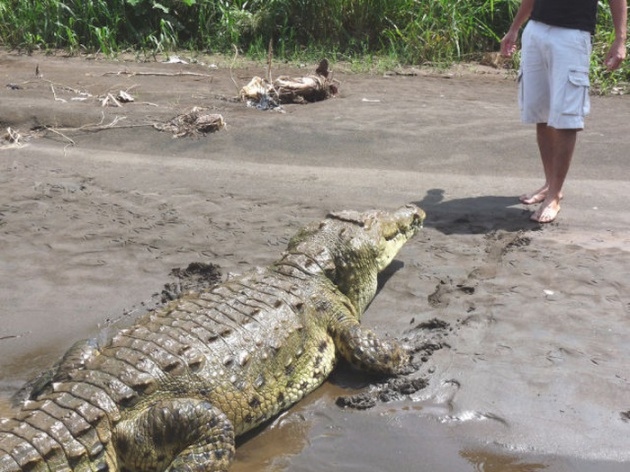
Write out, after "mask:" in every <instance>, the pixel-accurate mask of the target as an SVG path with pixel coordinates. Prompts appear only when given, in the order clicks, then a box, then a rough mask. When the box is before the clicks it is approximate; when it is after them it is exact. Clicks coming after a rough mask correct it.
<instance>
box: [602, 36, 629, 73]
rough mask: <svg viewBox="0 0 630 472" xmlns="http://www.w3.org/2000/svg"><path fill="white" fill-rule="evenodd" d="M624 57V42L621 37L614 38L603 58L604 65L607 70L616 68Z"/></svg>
mask: <svg viewBox="0 0 630 472" xmlns="http://www.w3.org/2000/svg"><path fill="white" fill-rule="evenodd" d="M625 58H626V43H625V41H623V40H622V39H616V40H615V42H613V43H612V45H611V46H610V50H609V51H608V54H607V55H606V59H604V65H605V66H606V69H607V70H609V71H613V70H615V69H618V68H619V66H620V65H621V63H622V62H623V60H624V59H625Z"/></svg>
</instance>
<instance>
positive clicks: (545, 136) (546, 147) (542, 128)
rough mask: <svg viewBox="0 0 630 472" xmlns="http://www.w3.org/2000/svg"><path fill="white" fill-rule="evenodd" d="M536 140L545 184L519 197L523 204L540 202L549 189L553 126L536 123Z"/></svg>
mask: <svg viewBox="0 0 630 472" xmlns="http://www.w3.org/2000/svg"><path fill="white" fill-rule="evenodd" d="M536 141H537V142H538V151H539V152H540V159H541V160H542V165H543V170H544V172H545V184H544V185H543V186H542V187H540V188H539V189H536V190H534V191H533V192H531V193H525V194H523V195H521V196H520V197H519V200H520V201H521V203H524V204H525V205H533V204H534V203H540V202H542V201H543V200H544V199H545V197H546V196H547V191H548V190H549V181H550V179H551V162H552V155H553V128H549V127H548V126H547V123H538V124H537V125H536Z"/></svg>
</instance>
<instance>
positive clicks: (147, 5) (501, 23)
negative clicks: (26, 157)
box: [0, 0, 628, 90]
mask: <svg viewBox="0 0 630 472" xmlns="http://www.w3.org/2000/svg"><path fill="white" fill-rule="evenodd" d="M519 5H520V0H232V1H228V0H160V1H157V0H63V1H61V0H0V44H1V45H3V46H4V47H9V48H14V49H19V50H23V51H33V50H56V49H63V50H66V51H68V52H69V53H71V54H77V53H80V52H99V53H102V54H105V55H107V56H115V55H116V54H118V53H120V52H121V51H127V50H134V51H137V52H140V53H143V54H144V55H145V57H151V56H153V57H155V56H156V55H157V54H168V53H169V52H170V51H174V50H176V49H188V50H192V51H199V52H204V53H211V54H216V53H223V54H232V51H233V48H234V46H236V47H238V49H239V51H240V52H241V53H242V54H245V55H247V56H249V57H252V58H262V57H265V56H266V54H267V47H268V44H269V43H270V42H271V43H272V44H273V48H274V57H275V58H276V59H283V60H295V59H298V58H299V59H301V60H309V59H317V58H320V57H321V56H322V55H325V56H327V57H329V59H331V60H333V61H334V60H335V59H338V60H344V61H349V62H351V63H353V64H356V67H357V69H361V64H360V62H362V61H363V62H366V63H367V64H366V65H365V67H368V66H369V64H370V63H386V62H387V63H389V62H391V63H397V64H401V65H409V64H413V65H421V64H426V63H430V64H433V65H448V64H451V63H453V62H456V61H462V60H470V59H475V58H478V57H479V56H480V55H481V54H482V53H484V52H488V51H496V50H497V49H498V46H499V41H500V38H501V36H502V35H503V34H504V32H505V31H507V29H508V27H509V25H510V23H511V21H512V18H513V16H514V13H515V12H516V10H517V8H518V6H519ZM611 31H612V25H611V19H610V12H609V9H608V6H607V2H600V14H599V26H598V32H597V35H596V36H595V41H594V52H595V54H594V58H593V61H594V62H593V78H594V80H595V82H596V83H597V84H603V85H598V87H599V89H600V90H606V89H608V90H609V89H611V88H612V87H614V86H615V85H617V84H620V83H624V82H627V81H628V73H627V72H624V71H621V72H617V73H615V74H609V73H607V72H605V71H604V70H603V68H602V67H601V66H600V65H599V64H601V58H602V57H603V55H604V54H605V53H606V48H607V45H608V44H609V42H610V35H611Z"/></svg>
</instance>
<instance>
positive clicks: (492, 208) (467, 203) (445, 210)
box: [414, 189, 541, 234]
mask: <svg viewBox="0 0 630 472" xmlns="http://www.w3.org/2000/svg"><path fill="white" fill-rule="evenodd" d="M414 203H415V204H416V205H418V206H419V207H420V208H422V209H423V210H424V211H425V212H426V214H427V219H426V220H425V222H424V225H425V226H426V227H430V228H435V229H436V230H438V231H440V232H441V233H444V234H485V233H489V232H491V231H497V230H503V231H508V232H516V231H524V230H525V231H532V230H540V228H541V225H540V224H539V223H536V222H534V221H531V220H530V219H529V216H530V214H531V211H530V210H527V209H524V208H522V205H521V204H520V203H519V201H518V198H517V197H515V196H509V197H504V196H491V195H484V196H481V197H470V198H457V199H454V200H446V201H445V200H444V190H443V189H431V190H428V191H427V194H426V195H425V196H424V198H423V199H422V200H420V201H417V202H414Z"/></svg>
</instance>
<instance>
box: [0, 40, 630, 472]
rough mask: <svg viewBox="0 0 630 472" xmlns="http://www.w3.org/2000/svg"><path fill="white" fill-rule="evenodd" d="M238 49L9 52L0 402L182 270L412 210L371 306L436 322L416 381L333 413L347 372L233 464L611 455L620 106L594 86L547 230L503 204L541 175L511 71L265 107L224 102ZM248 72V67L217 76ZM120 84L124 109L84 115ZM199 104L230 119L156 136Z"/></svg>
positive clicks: (623, 463) (542, 464)
mask: <svg viewBox="0 0 630 472" xmlns="http://www.w3.org/2000/svg"><path fill="white" fill-rule="evenodd" d="M228 62H229V60H227V61H224V62H223V63H221V62H216V63H215V64H214V66H213V65H211V63H212V59H211V58H205V59H204V58H200V62H199V63H197V64H190V65H182V64H160V63H137V62H133V61H128V62H124V61H104V60H94V59H92V60H89V59H85V58H64V57H52V56H49V57H45V56H32V57H28V56H18V55H14V54H9V53H6V52H2V53H0V77H1V84H0V85H2V88H1V89H0V125H1V126H2V130H3V131H2V132H3V133H4V130H5V129H6V128H7V127H11V128H12V129H13V130H17V131H18V132H19V133H21V135H22V136H23V137H24V138H25V139H24V141H23V142H24V144H25V145H24V146H22V147H20V148H16V147H13V146H7V145H6V143H5V145H4V146H3V148H1V150H0V169H1V171H0V304H1V309H0V319H1V321H2V323H1V325H0V372H1V376H0V388H1V393H2V397H3V398H4V407H2V409H1V411H2V413H4V414H8V413H9V410H8V401H7V399H8V398H9V396H10V395H11V394H13V393H14V392H15V391H16V390H17V389H18V388H19V387H20V386H21V385H22V384H23V382H25V381H26V380H27V379H29V378H30V377H32V376H33V375H35V374H37V373H38V372H39V371H41V370H42V369H44V368H46V367H47V366H49V365H50V364H51V363H53V362H54V361H55V360H56V359H57V358H58V357H59V356H60V355H61V354H62V353H63V352H64V350H65V349H66V348H68V347H69V346H70V345H71V344H72V343H73V342H74V341H76V340H79V339H82V338H85V337H93V336H104V335H107V333H108V331H111V329H113V328H111V327H108V326H109V321H110V320H117V319H119V318H123V319H128V318H131V317H133V316H134V315H136V314H138V313H141V312H142V311H143V310H144V309H145V307H146V306H149V305H150V304H151V303H152V300H154V298H155V297H153V295H154V294H155V293H158V292H160V291H161V290H162V287H163V286H164V284H165V283H169V282H172V277H171V276H170V275H169V274H170V273H171V270H172V269H173V268H177V267H186V266H187V265H188V264H189V263H190V262H195V261H200V262H207V263H215V264H218V265H219V266H220V267H221V270H222V271H223V273H224V274H226V273H228V272H240V271H242V270H244V269H246V268H249V267H250V266H252V265H265V264H268V263H270V262H271V261H273V260H274V259H275V258H277V257H278V255H279V254H280V252H281V251H282V249H283V247H284V245H285V243H286V242H287V239H288V238H289V237H290V236H291V235H292V234H293V233H294V232H295V231H296V229H297V228H299V227H300V226H301V225H302V224H304V223H306V222H308V221H310V220H313V219H320V218H322V217H323V216H324V215H325V213H326V212H327V211H328V210H336V209H358V210H363V209H367V208H374V207H378V208H385V209H394V208H397V207H398V206H400V205H402V204H404V203H406V202H415V203H417V204H419V205H420V206H422V207H423V208H424V209H425V210H426V212H427V214H428V218H427V221H426V227H425V229H424V230H423V231H422V233H421V234H419V236H417V237H416V238H415V239H414V240H413V241H412V242H411V243H409V244H408V245H407V246H406V247H405V248H404V249H403V251H402V252H401V253H400V255H399V257H398V258H397V261H395V263H394V265H393V267H392V269H391V270H390V271H389V273H388V274H387V276H388V277H387V280H386V281H385V282H384V284H383V287H382V290H381V291H380V293H379V295H378V296H377V298H376V299H375V301H374V302H373V304H372V305H371V306H370V308H369V309H368V312H367V313H366V315H365V318H364V323H366V324H368V325H370V326H371V327H373V328H374V329H375V330H376V331H378V332H380V333H388V334H390V335H394V336H398V337H405V336H407V337H409V336H413V335H415V334H414V333H418V331H417V330H418V327H419V326H420V325H421V324H422V323H424V322H426V321H428V320H434V319H437V320H441V321H443V322H444V323H445V326H446V329H444V330H442V332H441V333H440V334H438V335H436V336H438V337H439V341H440V342H441V343H442V349H439V350H437V351H435V352H434V353H433V355H432V356H430V357H429V358H428V359H427V362H426V363H424V364H423V367H422V370H421V374H422V375H423V376H424V377H426V378H427V380H428V381H429V385H428V387H427V388H425V389H423V390H420V391H418V392H416V393H415V394H413V395H411V396H407V397H405V398H402V399H398V400H395V401H390V402H382V401H381V402H377V403H376V405H375V406H374V407H373V408H371V409H368V410H363V411H358V410H355V409H341V408H340V407H338V406H337V405H336V399H337V397H339V396H344V395H351V394H356V393H361V392H366V391H367V392H370V391H371V390H370V389H372V390H373V389H374V387H370V386H369V385H368V383H369V382H368V381H367V380H366V379H364V378H361V377H360V376H357V374H356V373H353V372H350V371H347V370H344V369H342V370H341V371H339V372H337V373H335V374H334V375H333V377H332V378H331V380H330V381H329V382H327V383H326V384H325V385H324V386H323V387H322V388H320V389H319V390H318V391H316V392H315V393H314V394H313V395H311V396H309V397H308V398H307V399H305V400H304V401H303V402H301V403H300V404H299V405H297V406H296V407H295V408H293V409H291V410H290V411H289V412H287V413H285V414H283V415H281V416H280V417H279V418H278V419H276V420H275V421H274V422H272V424H270V425H268V426H267V428H265V429H264V430H262V431H260V432H258V434H256V435H253V436H252V437H250V438H249V439H248V440H247V441H245V442H243V444H241V445H240V447H239V448H238V451H237V456H238V457H237V460H236V463H235V465H234V470H236V471H245V470H268V471H272V470H273V471H276V470H286V471H321V470H340V471H353V470H361V471H381V470H399V471H478V470H484V471H486V472H492V471H496V472H498V471H501V472H505V471H507V472H510V471H519V472H523V471H538V470H548V471H554V472H555V471H621V470H627V467H628V462H630V447H629V446H630V440H629V439H628V438H629V437H630V412H629V410H630V395H629V394H628V392H629V382H630V373H629V371H628V367H627V366H628V363H627V359H628V357H629V355H630V342H629V338H628V330H627V326H628V319H629V317H630V290H629V288H630V282H629V279H628V274H629V272H630V255H629V251H630V232H629V231H628V228H629V227H630V211H629V210H628V204H627V202H628V200H629V197H630V186H629V185H628V180H629V175H630V174H629V173H628V162H627V158H628V151H627V150H628V149H629V148H630V134H629V133H628V132H627V130H628V122H629V121H630V101H629V100H628V99H627V98H626V97H623V96H622V97H619V96H617V97H593V112H592V116H591V117H590V118H589V121H588V124H587V129H586V130H585V131H584V132H582V133H581V134H580V137H579V144H578V150H577V152H576V156H575V160H574V164H573V167H572V169H571V173H570V177H569V180H568V182H567V185H566V189H565V200H564V204H563V210H562V212H561V214H560V216H559V219H558V221H557V223H553V224H551V225H548V226H545V227H540V226H538V225H536V224H533V223H530V222H529V221H528V216H529V214H530V211H531V210H530V209H528V208H526V207H524V206H522V205H520V204H519V203H518V201H517V198H516V196H517V195H519V194H520V193H521V192H524V191H528V190H532V189H533V188H535V187H537V186H538V185H539V184H540V181H539V176H540V172H541V171H540V164H539V162H538V158H537V153H536V149H535V146H534V135H533V129H531V128H530V127H526V126H522V125H520V124H519V121H518V113H517V110H516V103H515V96H516V89H515V82H514V77H513V76H512V75H510V74H506V73H503V72H499V71H496V70H493V69H485V68H482V67H479V66H461V67H459V68H457V69H454V70H452V71H448V72H439V71H425V70H420V71H419V73H418V74H416V75H397V74H384V75H381V74H377V75H364V74H353V73H350V72H347V71H346V72H344V70H343V67H342V66H338V68H337V69H336V72H335V77H336V78H337V79H338V80H339V81H340V83H341V84H340V87H341V88H340V94H339V96H338V97H336V98H334V99H331V100H327V101H324V102H320V103H316V104H309V105H303V106H302V105H290V106H286V107H285V113H278V112H261V111H258V110H255V109H250V108H246V107H245V106H244V105H243V104H242V103H238V102H234V101H231V100H230V99H231V98H232V97H234V96H235V95H236V93H237V89H236V87H235V85H234V84H233V82H232V79H231V77H230V71H229V68H228ZM37 66H38V68H39V72H40V74H41V77H36V76H35V70H36V67H37ZM313 67H314V66H313ZM310 69H311V66H308V67H307V68H305V69H298V68H295V67H288V66H277V68H276V70H274V74H275V75H278V74H280V73H290V74H292V75H304V74H305V73H307V72H310ZM333 69H335V65H333ZM184 73H185V74H184ZM264 74H265V66H264V65H250V66H249V67H245V66H243V65H242V64H241V65H240V66H239V67H238V68H236V69H235V70H234V72H233V75H234V77H233V78H234V80H235V81H236V82H237V83H239V84H240V85H244V84H245V83H246V82H247V81H249V79H250V78H251V77H252V76H253V75H264ZM8 84H13V85H16V86H17V87H5V85H8ZM119 90H129V92H130V93H131V94H132V95H133V96H134V97H135V99H136V101H135V102H134V103H129V104H125V105H124V106H122V107H120V108H118V107H107V108H103V107H101V106H100V103H99V101H98V98H99V97H102V96H104V95H106V94H107V93H108V92H112V93H117V92H118V91H119ZM87 94H89V95H87ZM77 98H82V99H83V100H82V101H78V100H73V99H77ZM193 105H197V106H203V107H208V108H209V111H210V112H213V113H221V114H222V115H223V117H224V119H225V121H226V123H227V128H226V129H224V130H221V131H219V132H217V133H214V134H211V135H207V136H202V137H199V138H181V139H173V138H172V137H171V135H169V134H168V133H164V132H158V131H157V130H155V129H153V128H152V127H151V124H152V123H163V122H166V121H168V120H170V119H171V118H173V117H174V116H175V115H177V114H179V113H182V112H184V111H187V110H188V109H189V107H191V106H193ZM116 119H117V121H115V120H116ZM112 123H113V124H112ZM106 125H112V126H111V127H110V129H104V130H100V131H95V128H103V127H105V126H106ZM81 126H83V127H85V128H84V129H83V130H81V131H77V130H76V128H79V127H81ZM42 127H47V128H49V129H48V131H46V132H44V131H42ZM73 128H74V130H73ZM38 130H39V131H38ZM29 135H33V137H32V138H31V139H30V140H27V139H26V138H27V137H28V136H29ZM36 135H38V136H40V137H36Z"/></svg>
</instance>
